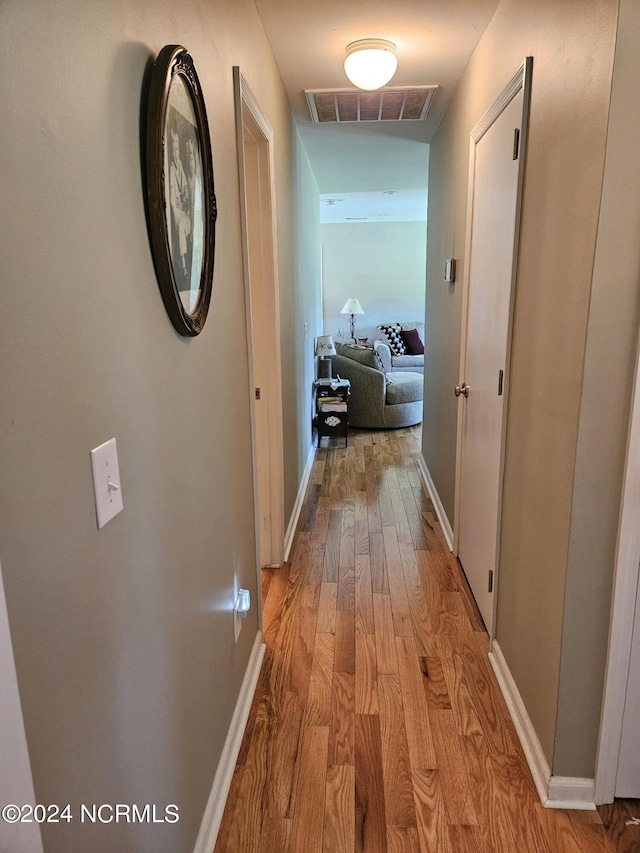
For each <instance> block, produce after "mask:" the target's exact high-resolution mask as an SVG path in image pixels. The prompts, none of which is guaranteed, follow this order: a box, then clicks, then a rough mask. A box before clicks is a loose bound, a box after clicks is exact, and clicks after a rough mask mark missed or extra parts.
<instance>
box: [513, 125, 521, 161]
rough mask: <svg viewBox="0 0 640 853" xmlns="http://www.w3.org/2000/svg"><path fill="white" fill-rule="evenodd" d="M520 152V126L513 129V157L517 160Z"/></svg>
mask: <svg viewBox="0 0 640 853" xmlns="http://www.w3.org/2000/svg"><path fill="white" fill-rule="evenodd" d="M519 154H520V128H519V127H516V129H515V130H514V131H513V159H514V160H517V159H518V156H519Z"/></svg>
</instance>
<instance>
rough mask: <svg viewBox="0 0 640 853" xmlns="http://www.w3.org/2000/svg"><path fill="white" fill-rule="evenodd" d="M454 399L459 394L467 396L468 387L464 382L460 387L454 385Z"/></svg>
mask: <svg viewBox="0 0 640 853" xmlns="http://www.w3.org/2000/svg"><path fill="white" fill-rule="evenodd" d="M453 393H454V394H455V395H456V397H459V396H460V394H464V396H465V397H468V396H469V386H468V385H467V383H466V382H463V383H462V385H456V387H455V391H454V392H453Z"/></svg>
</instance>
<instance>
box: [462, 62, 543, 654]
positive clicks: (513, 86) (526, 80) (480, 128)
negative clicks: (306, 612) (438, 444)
mask: <svg viewBox="0 0 640 853" xmlns="http://www.w3.org/2000/svg"><path fill="white" fill-rule="evenodd" d="M532 73H533V57H531V56H527V57H526V58H525V60H524V62H523V63H522V65H521V66H520V68H519V69H518V70H517V71H516V73H515V74H514V75H513V77H512V78H511V80H510V81H509V83H508V84H507V85H506V86H505V88H504V89H503V90H502V92H501V93H500V95H499V96H498V98H497V99H496V100H495V101H494V103H493V105H492V106H491V107H490V108H489V110H487V112H486V113H485V114H484V115H483V117H482V118H481V119H480V121H479V122H478V123H477V124H476V126H475V127H474V128H473V130H472V131H471V139H470V143H469V183H468V190H467V226H466V237H465V268H464V276H463V284H462V287H463V290H462V327H461V339H460V369H459V376H460V377H461V378H460V382H461V383H462V382H463V381H464V373H465V370H466V363H467V334H468V328H469V291H470V285H471V245H472V240H473V213H474V210H473V195H474V184H475V172H476V153H477V145H478V143H479V142H480V140H481V139H482V137H483V136H484V135H485V133H486V132H487V131H488V130H489V128H490V127H491V126H492V125H493V124H494V122H495V121H496V119H497V118H498V117H499V116H500V115H501V113H502V112H503V111H504V110H505V108H506V107H507V106H508V105H509V104H510V103H511V101H512V100H513V99H514V98H515V96H516V95H517V94H518V92H520V90H521V89H523V90H524V92H523V104H522V127H521V129H520V163H519V169H518V194H517V200H516V214H515V215H516V228H515V235H514V243H513V273H512V279H511V296H510V305H509V321H508V331H507V361H506V368H507V369H506V370H505V379H504V391H503V395H504V402H503V417H502V438H501V452H500V456H501V458H500V486H499V493H498V513H497V519H496V561H495V570H494V577H493V592H494V596H493V628H492V631H491V636H490V639H493V636H494V634H495V615H496V605H497V601H498V596H497V587H498V574H499V573H498V567H499V559H500V553H499V552H500V526H501V517H502V487H503V480H504V461H505V437H506V426H507V409H508V403H509V373H510V371H509V369H508V367H509V359H510V353H511V338H512V331H513V309H514V293H515V282H516V276H517V271H518V247H519V237H520V226H519V223H520V214H521V209H522V187H523V183H524V165H525V159H526V148H527V137H528V130H529V108H530V104H531V76H532ZM451 392H452V393H453V388H452V389H451ZM464 414H465V407H464V406H463V405H459V406H458V421H457V439H456V479H455V495H454V518H453V521H454V526H453V552H454V554H456V555H457V554H458V545H459V539H460V487H461V481H462V443H463V432H464Z"/></svg>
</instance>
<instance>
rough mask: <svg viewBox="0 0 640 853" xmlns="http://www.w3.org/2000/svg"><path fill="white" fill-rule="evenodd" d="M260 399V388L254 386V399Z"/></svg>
mask: <svg viewBox="0 0 640 853" xmlns="http://www.w3.org/2000/svg"><path fill="white" fill-rule="evenodd" d="M259 399H260V389H259V388H256V400H259Z"/></svg>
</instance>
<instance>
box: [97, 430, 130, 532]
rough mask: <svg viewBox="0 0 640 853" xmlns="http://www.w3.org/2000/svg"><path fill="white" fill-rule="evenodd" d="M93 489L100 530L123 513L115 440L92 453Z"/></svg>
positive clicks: (106, 442) (107, 442)
mask: <svg viewBox="0 0 640 853" xmlns="http://www.w3.org/2000/svg"><path fill="white" fill-rule="evenodd" d="M91 469H92V470H93V488H94V491H95V496H96V516H97V518H98V530H100V529H101V528H102V527H104V526H105V524H107V523H108V522H109V521H111V519H112V518H113V517H114V516H116V515H117V514H118V513H119V512H122V508H123V503H122V489H121V487H120V471H119V470H118V449H117V447H116V440H115V438H112V439H110V440H109V441H105V443H104V444H101V445H100V447H96V448H95V449H94V450H92V451H91Z"/></svg>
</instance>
